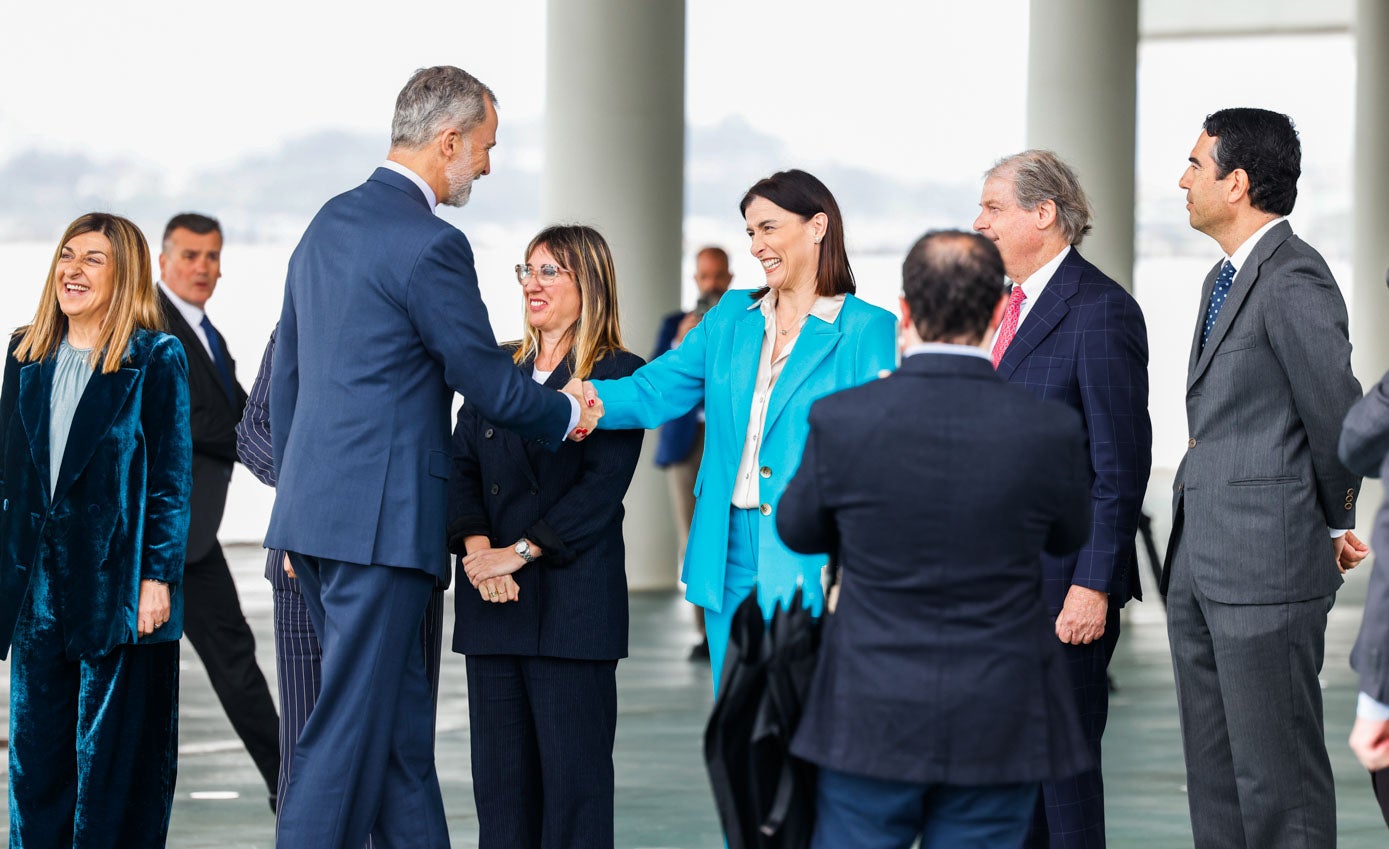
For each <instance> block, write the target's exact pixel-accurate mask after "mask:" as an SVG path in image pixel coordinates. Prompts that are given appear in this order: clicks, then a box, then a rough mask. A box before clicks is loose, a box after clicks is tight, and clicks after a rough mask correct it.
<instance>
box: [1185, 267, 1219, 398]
mask: <svg viewBox="0 0 1389 849" xmlns="http://www.w3.org/2000/svg"><path fill="white" fill-rule="evenodd" d="M1223 264H1224V261H1223V260H1222V261H1221V262H1217V263H1216V264H1215V267H1214V268H1212V269H1211V270H1210V271H1209V272H1208V273H1207V274H1206V281H1205V282H1204V283H1202V284H1201V308H1200V309H1199V310H1197V312H1196V332H1195V333H1193V334H1192V335H1191V354H1190V356H1189V357H1188V358H1187V363H1186V388H1187V389H1190V388H1191V386H1192V384H1194V383H1195V382H1196V363H1197V361H1198V360H1199V359H1200V358H1201V355H1202V354H1203V353H1204V351H1202V350H1201V330H1202V328H1204V327H1205V326H1206V309H1207V306H1208V305H1209V304H1210V302H1211V292H1213V291H1215V281H1216V278H1218V277H1220V267H1221V266H1222V265H1223Z"/></svg>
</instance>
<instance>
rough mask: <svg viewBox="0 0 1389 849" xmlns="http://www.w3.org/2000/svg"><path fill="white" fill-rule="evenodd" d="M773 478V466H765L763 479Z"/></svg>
mask: <svg viewBox="0 0 1389 849" xmlns="http://www.w3.org/2000/svg"><path fill="white" fill-rule="evenodd" d="M771 476H772V467H771V466H763V467H762V477H764V478H769V477H771Z"/></svg>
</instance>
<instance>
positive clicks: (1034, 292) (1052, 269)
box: [989, 245, 1071, 351]
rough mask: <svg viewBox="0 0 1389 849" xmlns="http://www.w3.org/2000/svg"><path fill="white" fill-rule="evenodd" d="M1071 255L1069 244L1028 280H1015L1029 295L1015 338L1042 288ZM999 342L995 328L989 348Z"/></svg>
mask: <svg viewBox="0 0 1389 849" xmlns="http://www.w3.org/2000/svg"><path fill="white" fill-rule="evenodd" d="M1070 255H1071V246H1070V245H1067V246H1066V249H1065V250H1063V251H1061V253H1059V254H1057V255H1056V256H1054V257H1052V258H1051V259H1049V260H1047V261H1046V262H1045V263H1044V264H1043V265H1042V267H1041V268H1039V269H1037V270H1036V271H1034V272H1032V274H1031V275H1030V276H1029V277H1028V278H1027V279H1026V280H1024V281H1023V282H1021V283H1019V282H1017V281H1016V280H1015V281H1013V285H1014V286H1021V287H1022V291H1023V294H1024V295H1026V296H1027V297H1026V298H1023V301H1022V306H1021V307H1020V308H1019V309H1018V326H1017V327H1016V328H1015V329H1014V336H1013V338H1014V339H1016V338H1018V337H1017V335H1016V334H1017V333H1020V332H1022V323H1023V322H1024V321H1026V320H1027V316H1028V313H1030V312H1032V306H1033V305H1034V304H1036V303H1037V298H1038V297H1040V296H1041V294H1042V290H1043V289H1045V288H1047V284H1048V283H1050V282H1051V278H1053V277H1055V276H1056V270H1057V269H1058V268H1060V267H1061V263H1063V262H1065V261H1066V257H1068V256H1070ZM997 343H998V331H997V330H995V331H994V338H993V341H991V342H989V350H990V351H992V350H993V349H994V345H996V344H997Z"/></svg>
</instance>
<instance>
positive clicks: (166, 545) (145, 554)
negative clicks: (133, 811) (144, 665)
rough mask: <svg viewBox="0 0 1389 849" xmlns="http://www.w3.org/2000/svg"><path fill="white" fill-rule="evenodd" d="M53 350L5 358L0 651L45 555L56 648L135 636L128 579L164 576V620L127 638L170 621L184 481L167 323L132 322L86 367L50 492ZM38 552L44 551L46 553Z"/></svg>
mask: <svg viewBox="0 0 1389 849" xmlns="http://www.w3.org/2000/svg"><path fill="white" fill-rule="evenodd" d="M56 364H57V358H56V357H48V358H46V359H43V360H39V361H38V362H33V363H27V364H21V363H20V362H19V361H18V360H16V359H15V357H14V354H13V351H11V353H10V355H9V356H8V357H7V358H6V361H5V385H4V391H3V393H0V456H3V458H4V459H3V462H4V466H3V468H4V472H3V475H4V476H3V478H0V498H2V500H3V504H4V512H3V519H0V545H3V550H0V641H3V642H0V657H3V656H4V655H5V653H6V652H8V651H9V647H10V639H11V638H12V636H13V634H14V627H15V622H16V621H17V620H18V618H19V611H20V608H21V606H22V605H23V602H24V598H25V594H26V592H27V590H28V586H29V570H30V569H32V568H35V567H36V566H38V564H39V562H40V559H41V558H44V557H47V563H46V565H45V566H44V568H47V569H49V570H51V575H52V576H53V582H52V583H53V586H54V588H55V599H56V604H57V606H58V607H59V609H58V610H56V611H52V612H53V613H54V614H55V615H57V617H58V620H59V621H60V622H62V623H63V637H64V647H65V650H66V654H67V657H68V659H70V660H72V659H77V658H84V659H85V658H95V657H100V656H102V655H104V654H106V653H107V652H109V651H110V650H111V649H112V648H114V647H116V646H120V645H126V644H130V643H135V642H137V637H136V619H137V616H136V614H137V608H138V607H139V602H140V581H142V580H144V579H153V580H159V581H164V582H165V583H167V584H169V585H170V587H169V590H170V592H169V597H170V601H171V603H172V609H171V612H170V614H169V621H168V622H166V623H164V625H163V626H161V627H159V628H158V629H156V630H155V631H154V633H153V634H150V635H148V636H146V637H143V638H139V639H138V642H140V643H154V642H165V641H173V640H177V639H178V638H179V637H180V636H182V635H183V592H182V590H181V588H180V587H179V584H180V583H181V582H182V581H183V557H184V545H185V543H186V541H187V538H188V503H189V493H190V491H191V490H192V486H193V484H192V477H191V472H190V465H191V462H192V437H191V435H190V433H189V428H188V363H187V361H186V360H185V359H184V356H183V346H182V345H181V344H179V341H178V340H177V339H175V338H174V337H173V336H170V335H168V334H166V333H158V332H155V331H152V330H137V331H135V333H134V335H133V336H132V337H131V340H130V345H129V348H128V349H127V356H126V359H125V361H124V362H122V364H121V368H120V370H119V371H116V372H113V373H111V374H103V373H101V372H99V371H98V372H96V373H94V374H93V375H92V377H91V380H90V382H89V383H88V384H87V388H86V390H85V391H84V392H83V393H82V400H81V401H79V402H78V405H77V411H76V413H75V414H74V416H73V419H72V427H71V430H70V431H69V433H68V442H67V448H66V449H64V451H63V465H62V467H61V469H60V470H59V474H58V483H57V485H56V486H55V487H54V488H53V492H52V495H51V497H50V493H49V477H50V471H49V470H50V466H49V452H48V433H49V431H48V428H49V412H50V410H49V407H50V401H51V397H52V391H53V373H54V371H55V370H56ZM45 552H46V553H45Z"/></svg>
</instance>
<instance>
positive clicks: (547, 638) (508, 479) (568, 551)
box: [448, 348, 645, 660]
mask: <svg viewBox="0 0 1389 849" xmlns="http://www.w3.org/2000/svg"><path fill="white" fill-rule="evenodd" d="M508 350H514V348H509V349H508ZM641 365H642V358H641V357H638V356H637V355H636V354H631V353H628V352H626V351H623V352H620V353H618V354H610V355H608V356H606V357H604V358H603V359H601V360H599V361H598V362H597V363H596V364H595V365H594V367H593V374H592V375H591V376H592V377H593V378H594V379H605V380H609V379H615V378H619V377H626V376H627V375H629V374H631V373H632V372H634V371H636V370H637V369H638V368H640V367H641ZM531 367H532V362H530V361H527V362H526V363H524V364H523V365H522V366H521V367H520V369H518V372H519V373H521V374H523V375H526V376H527V379H529V375H530V374H531V370H532V368H531ZM569 376H570V370H569V364H568V363H567V362H562V363H560V364H559V366H558V367H556V368H555V370H554V372H553V373H552V374H551V375H550V377H549V379H548V380H546V381H545V385H546V386H551V387H556V388H558V387H561V386H564V384H566V383H568V382H569ZM644 435H645V432H644V431H641V430H600V431H597V432H595V433H594V434H593V435H592V436H590V437H589V438H588V439H585V440H584V441H583V442H580V443H573V442H566V443H565V444H564V445H563V446H561V447H560V449H559V450H558V451H553V452H551V451H547V450H545V447H544V446H540V445H537V444H536V442H535V440H528V439H523V438H522V437H520V436H518V435H517V434H515V433H513V432H511V431H509V430H506V429H504V428H502V427H500V426H498V425H496V424H494V423H493V422H491V421H489V420H488V419H487V418H486V417H485V416H484V415H482V413H481V412H480V411H479V410H478V409H477V408H476V407H475V406H474V405H472V404H470V403H469V404H464V405H463V407H462V409H460V410H459V411H458V425H457V427H455V428H454V432H453V472H452V474H451V475H450V477H449V528H448V530H449V548H450V550H452V551H453V552H454V553H456V554H463V553H464V551H465V550H464V547H463V542H464V539H465V538H466V537H469V536H473V535H482V536H486V537H488V538H489V539H490V540H491V541H492V544H493V546H497V547H500V546H508V545H512V544H513V543H515V542H516V541H517V540H519V539H521V537H523V536H524V537H525V538H527V539H529V540H531V541H532V542H534V543H536V544H537V545H538V546H540V549H541V550H542V551H543V552H544V553H543V554H542V555H541V556H540V557H539V558H537V559H536V560H535V561H534V562H532V563H528V564H526V565H525V566H522V567H521V568H520V570H518V571H517V572H515V573H514V575H513V577H514V578H515V579H516V583H517V585H518V586H519V588H520V597H519V598H518V599H517V600H516V601H514V602H508V603H506V604H492V603H490V602H484V601H483V600H482V597H481V596H480V595H479V594H478V592H477V591H476V590H474V589H473V588H472V587H471V586H469V585H468V582H467V579H466V576H464V575H463V569H462V564H460V565H459V570H458V575H459V585H458V588H457V590H456V591H455V592H456V594H455V596H454V609H455V619H454V629H453V650H454V651H456V652H460V653H462V654H514V655H527V656H532V657H534V656H542V657H563V658H578V659H583V660H616V659H618V658H622V657H626V656H627V573H626V565H627V563H626V549H625V546H624V544H623V540H622V517H623V508H622V498H623V496H624V495H626V494H627V486H628V484H630V483H631V482H632V473H633V472H634V471H636V468H637V461H638V459H639V458H640V455H641V440H642V437H643V436H644Z"/></svg>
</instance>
